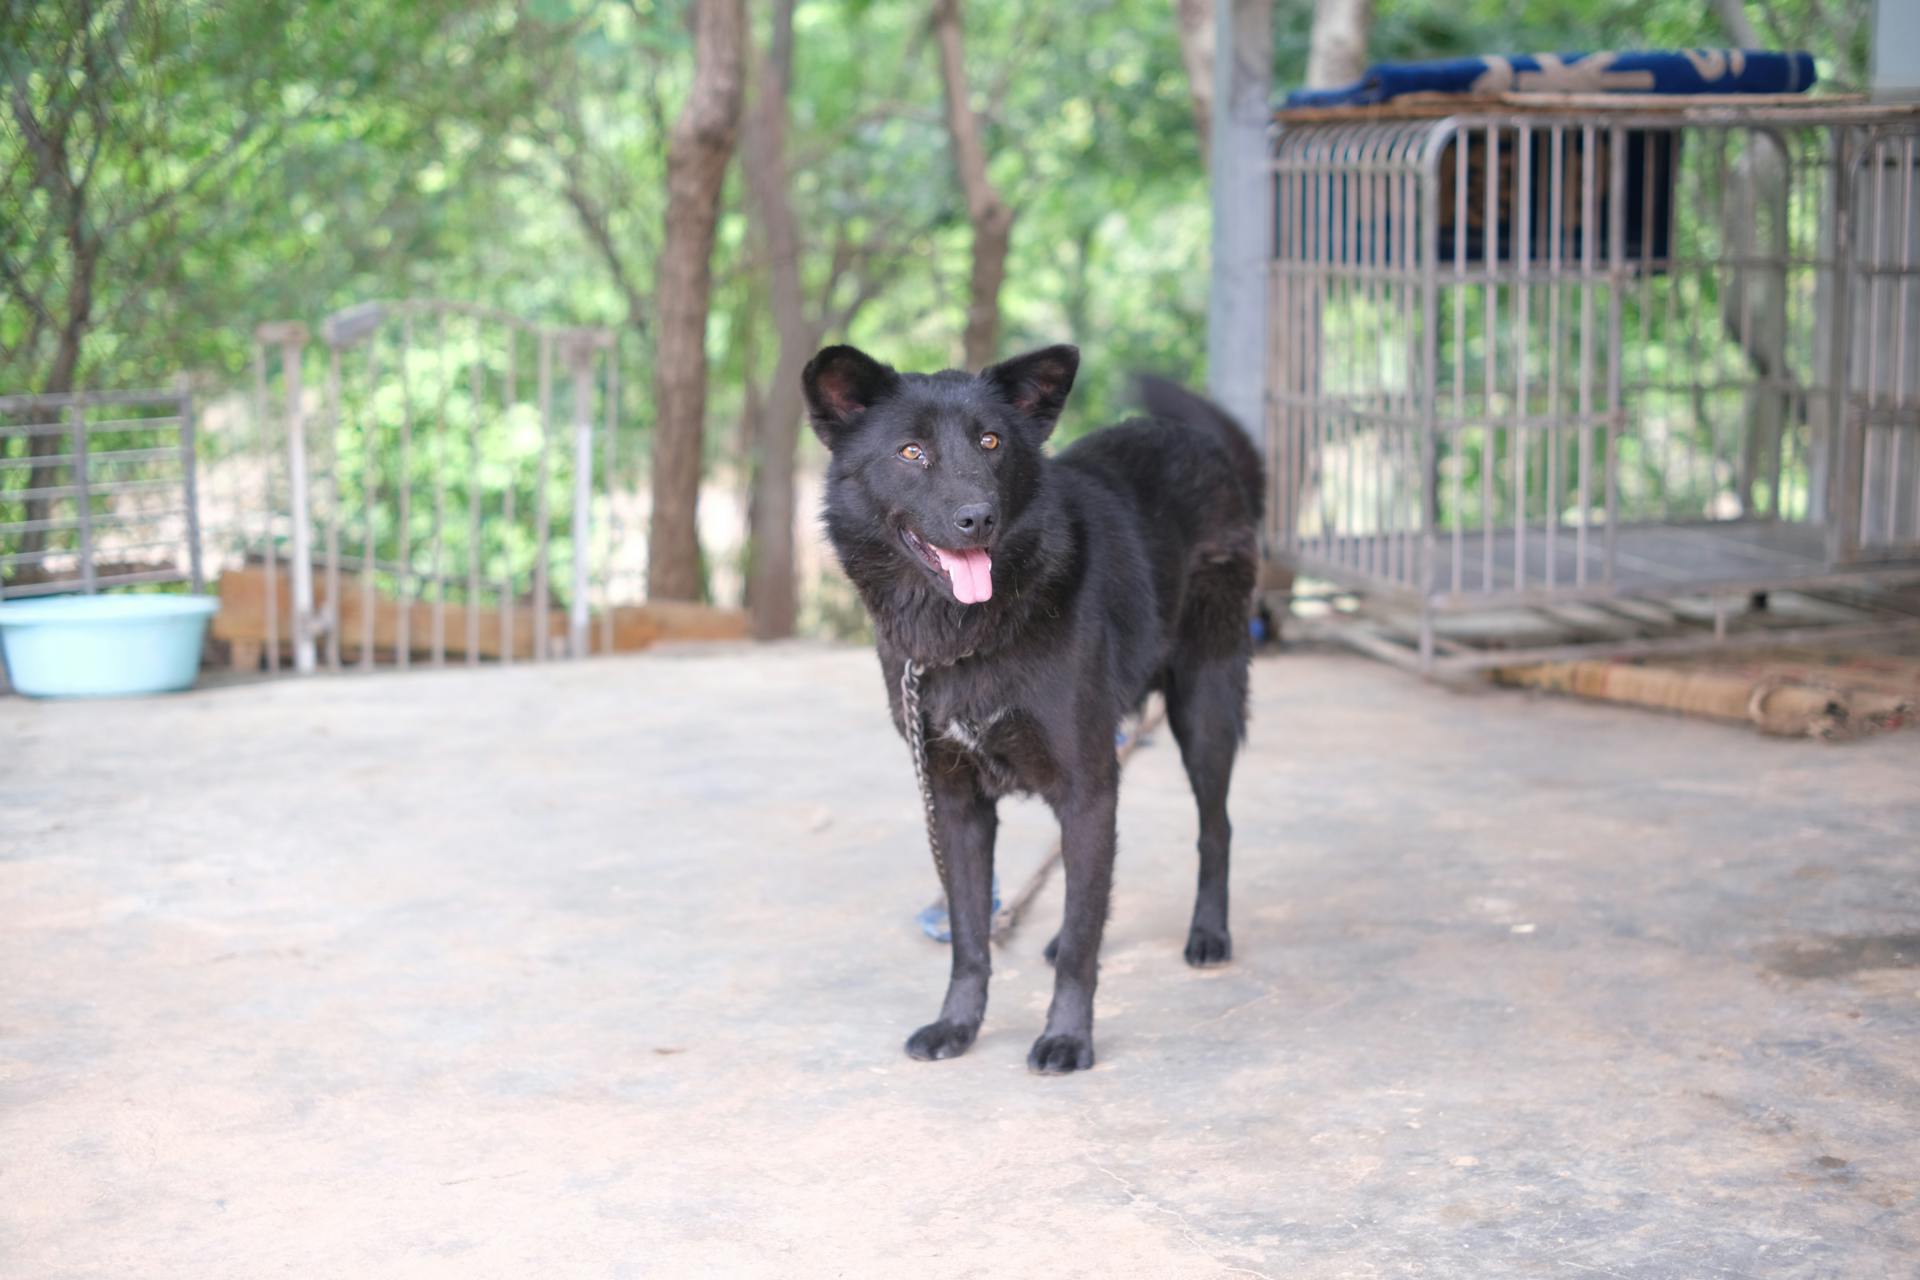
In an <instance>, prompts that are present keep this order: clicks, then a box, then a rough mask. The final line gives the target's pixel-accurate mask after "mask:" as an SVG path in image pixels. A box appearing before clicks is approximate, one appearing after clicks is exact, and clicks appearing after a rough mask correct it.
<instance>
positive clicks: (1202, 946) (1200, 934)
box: [1187, 925, 1233, 969]
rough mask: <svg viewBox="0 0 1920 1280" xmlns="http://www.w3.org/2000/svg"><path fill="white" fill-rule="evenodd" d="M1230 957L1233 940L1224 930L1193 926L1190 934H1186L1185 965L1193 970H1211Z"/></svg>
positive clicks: (1231, 955)
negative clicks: (1188, 965)
mask: <svg viewBox="0 0 1920 1280" xmlns="http://www.w3.org/2000/svg"><path fill="white" fill-rule="evenodd" d="M1232 957H1233V939H1232V938H1231V937H1230V936H1228V934H1227V931H1226V930H1225V929H1208V928H1204V927H1203V926H1201V925H1195V926H1193V930H1192V932H1190V933H1188V934H1187V963H1188V964H1190V965H1192V966H1193V967H1194V968H1196V969H1208V968H1212V967H1213V966H1214V965H1217V964H1225V963H1226V962H1227V961H1228V960H1230V959H1232Z"/></svg>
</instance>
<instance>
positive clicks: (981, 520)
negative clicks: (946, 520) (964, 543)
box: [953, 502, 993, 538]
mask: <svg viewBox="0 0 1920 1280" xmlns="http://www.w3.org/2000/svg"><path fill="white" fill-rule="evenodd" d="M953 523H954V526H955V527H956V528H958V529H959V530H960V532H962V533H964V534H967V535H968V536H970V537H975V538H984V537H986V536H987V535H988V534H990V533H992V532H993V504H992V503H991V502H969V503H968V504H967V505H966V506H964V507H962V508H960V509H959V510H958V511H956V512H954V513H953Z"/></svg>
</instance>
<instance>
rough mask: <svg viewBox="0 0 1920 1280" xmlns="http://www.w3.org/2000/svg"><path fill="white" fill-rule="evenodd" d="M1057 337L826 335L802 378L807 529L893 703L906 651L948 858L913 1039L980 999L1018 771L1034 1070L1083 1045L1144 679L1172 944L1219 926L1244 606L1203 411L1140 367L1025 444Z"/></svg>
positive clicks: (1223, 421)
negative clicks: (1058, 853) (1041, 1013)
mask: <svg viewBox="0 0 1920 1280" xmlns="http://www.w3.org/2000/svg"><path fill="white" fill-rule="evenodd" d="M1079 364H1080V353H1079V352H1078V351H1077V350H1076V349H1075V348H1073V347H1067V346H1060V347H1049V348H1047V349H1046V350H1044V351H1036V352H1033V353H1032V354H1030V355H1025V356H1021V357H1019V358H1017V359H1014V360H1009V361H1007V362H1005V363H1004V364H998V365H994V366H993V367H992V368H989V369H987V370H985V371H983V372H981V373H979V374H978V375H971V374H967V373H963V372H958V371H953V370H949V371H947V372H945V373H935V374H900V373H896V372H895V371H894V370H893V369H891V368H889V367H888V366H886V365H883V364H880V363H879V362H877V361H875V360H874V359H872V358H871V357H869V356H867V355H866V354H864V353H863V352H860V351H857V350H855V349H854V348H852V347H844V346H842V347H828V348H827V349H826V350H824V351H822V352H820V354H819V355H817V356H815V357H814V358H813V361H812V362H811V363H810V364H808V365H807V368H806V372H805V374H804V375H803V376H804V379H805V387H806V396H807V405H808V408H809V410H810V411H811V414H812V419H813V426H814V430H815V431H816V432H818V433H819V436H820V438H821V440H822V441H824V442H825V443H826V446H827V448H828V449H829V450H830V451H831V452H832V455H833V458H832V463H831V465H830V466H829V468H828V472H827V491H826V525H827V532H828V535H829V536H830V537H831V538H832V541H833V545H834V549H835V550H836V551H837V552H838V553H839V556H840V563H841V564H842V565H843V566H844V567H845V568H846V571H847V575H848V576H849V577H850V578H851V579H852V580H853V582H854V585H855V586H856V587H857V588H858V589H859V591H860V595H861V598H862V599H863V600H864V601H865V603H866V607H867V611H868V612H869V613H870V614H871V615H872V617H873V622H874V629H875V631H876V633H877V635H878V640H879V650H880V665H881V668H882V670H883V672H884V673H885V675H886V681H887V696H888V698H889V700H890V701H891V703H892V707H893V716H894V722H895V724H896V726H897V727H900V728H901V730H902V732H903V733H904V732H905V718H904V713H903V710H902V692H901V687H900V685H901V674H902V670H903V668H904V666H905V664H906V663H907V662H908V661H909V660H911V661H914V662H917V663H920V664H921V665H922V666H923V667H924V668H925V675H924V678H923V684H922V693H921V700H922V708H923V711H924V714H925V717H926V725H927V730H926V732H927V752H928V766H929V773H930V778H931V783H932V788H933V793H934V795H933V809H934V823H935V827H936V831H937V833H938V836H939V840H940V843H941V845H942V846H943V848H944V851H945V855H946V860H947V874H948V878H949V882H950V883H949V885H948V892H949V896H950V899H951V900H950V902H949V904H948V905H949V913H950V918H951V921H952V928H953V975H952V979H951V981H950V982H949V984H948V987H947V998H946V1003H945V1004H943V1005H942V1006H941V1009H940V1019H939V1021H937V1022H934V1023H931V1024H929V1025H927V1026H924V1027H922V1028H920V1029H919V1030H918V1031H916V1032H914V1033H913V1036H912V1038H910V1039H909V1040H908V1041H907V1052H908V1053H909V1054H911V1055H913V1056H914V1057H916V1058H922V1059H933V1058H951V1057H956V1056H958V1055H959V1054H961V1053H964V1052H966V1050H967V1047H968V1046H969V1045H971V1044H972V1043H973V1038H974V1035H975V1033H976V1032H978V1031H979V1029H980V1019H981V1016H982V1015H983V1014H984V1013H985V1012H986V1007H987V974H988V969H989V967H990V966H989V961H988V957H987V943H988V929H989V923H990V921H989V917H990V914H991V907H992V889H991V878H992V872H993V838H994V831H995V827H996V825H997V819H996V816H995V812H994V805H995V801H996V800H997V798H998V797H1000V796H1002V795H1005V794H1007V793H1009V792H1013V791H1027V792H1034V793H1037V794H1038V795H1040V796H1041V797H1043V798H1044V799H1045V800H1046V801H1047V803H1048V804H1049V805H1051V806H1052V807H1053V811H1054V813H1055V814H1056V815H1057V816H1058V817H1059V819H1060V829H1061V840H1062V849H1063V853H1064V858H1063V860H1064V862H1065V864H1066V872H1067V903H1066V920H1065V922H1064V924H1063V925H1062V926H1061V929H1060V933H1059V935H1058V936H1057V937H1056V938H1055V939H1054V941H1053V943H1052V944H1050V945H1049V947H1048V954H1049V956H1050V957H1051V958H1053V959H1054V962H1055V974H1054V992H1053V1005H1052V1007H1051V1008H1050V1009H1049V1010H1048V1013H1047V1025H1046V1030H1045V1032H1044V1034H1042V1035H1041V1037H1040V1039H1039V1040H1038V1041H1036V1042H1035V1043H1034V1046H1033V1051H1032V1052H1031V1053H1029V1054H1028V1055H1027V1065H1028V1066H1029V1067H1030V1068H1032V1069H1033V1070H1035V1071H1041V1072H1047V1073H1058V1072H1066V1071H1077V1070H1083V1069H1085V1068H1087V1067H1090V1066H1092V1065H1093V989H1094V980H1095V972H1096V969H1097V967H1098V961H1099V952H1100V934H1101V930H1102V929H1103V928H1104V927H1105V924H1106V919H1107V897H1108V891H1109V889H1110V887H1111V884H1112V880H1113V858H1114V808H1115V804H1116V802H1117V799H1118V794H1119V766H1118V765H1117V764H1116V763H1115V759H1114V750H1113V744H1114V733H1115V730H1116V729H1117V728H1118V726H1119V723H1120V721H1121V718H1122V717H1123V716H1125V715H1126V714H1127V713H1128V712H1129V711H1131V710H1134V709H1136V708H1137V707H1138V706H1139V705H1140V704H1141V702H1142V701H1144V699H1145V698H1146V696H1147V694H1148V693H1149V692H1150V691H1152V690H1154V689H1159V690H1162V691H1163V692H1164V694H1165V696H1166V703H1167V718H1168V720H1169V722H1170V723H1171V725H1172V727H1173V734H1174V737H1175V738H1177V739H1178V740H1179V743H1180V756H1181V759H1182V760H1183V761H1184V762H1185V763H1186V768H1187V777H1188V778H1189V780H1190V781H1191V782H1192V784H1193V793H1194V798H1195V800H1196V801H1197V802H1198V803H1199V808H1200V891H1199V895H1198V897H1197V899H1196V901H1195V903H1194V908H1193V929H1192V932H1191V933H1189V934H1188V936H1187V963H1189V964H1193V965H1212V964H1220V963H1222V962H1223V961H1225V960H1226V959H1227V957H1228V954H1229V953H1230V950H1231V943H1230V941H1229V939H1228V934H1227V843H1228V838H1229V836H1230V834H1231V828H1230V827H1229V825H1228V823H1227V782H1228V779H1229V777H1230V776H1231V774H1232V772H1233V757H1234V752H1235V750H1236V748H1237V747H1238V745H1239V742H1240V739H1241V737H1242V736H1243V734H1244V731H1245V725H1246V704H1247V662H1248V658H1249V656H1250V651H1251V642H1250V640H1249V636H1248V628H1247V620H1248V610H1249V607H1250V603H1251V598H1252V594H1253V586H1254V576H1255V565H1256V529H1257V527H1258V524H1259V519H1260V508H1261V495H1262V490H1263V481H1262V478H1261V466H1260V458H1259V455H1258V454H1257V453H1256V452H1255V450H1254V448H1253V444H1252V442H1251V441H1250V440H1248V438H1247V436H1246V435H1245V433H1244V432H1242V431H1241V429H1240V428H1239V427H1238V426H1237V425H1235V424H1234V422H1233V421H1232V420H1231V419H1229V418H1228V417H1227V416H1226V415H1225V414H1224V413H1223V412H1222V411H1221V410H1220V409H1218V408H1216V407H1215V406H1214V405H1212V404H1210V403H1208V402H1207V401H1205V400H1202V399H1201V398H1200V397H1198V396H1195V395H1193V394H1191V393H1189V392H1187V391H1185V390H1183V389H1182V388H1180V387H1178V386H1176V385H1174V384H1172V383H1169V382H1163V381H1160V380H1158V379H1144V380H1143V381H1142V390H1143V395H1144V400H1145V405H1146V408H1147V410H1148V412H1149V413H1150V414H1151V415H1152V417H1151V419H1150V420H1135V421H1130V422H1126V423H1122V424H1120V425H1118V426H1114V427H1109V428H1107V429H1106V430H1104V431H1100V432H1097V433H1095V434H1094V435H1092V436H1089V437H1088V438H1087V439H1085V440H1082V441H1080V442H1079V443H1077V444H1075V445H1073V446H1072V447H1071V448H1068V449H1066V450H1064V451H1063V452H1062V453H1061V454H1060V455H1059V456H1058V457H1056V458H1049V457H1048V456H1047V455H1046V453H1045V452H1044V451H1043V449H1042V445H1043V443H1044V442H1045V440H1046V438H1047V436H1048V435H1049V434H1050V433H1051V432H1052V430H1053V425H1054V422H1055V420H1056V419H1058V418H1059V416H1060V410H1061V408H1062V407H1063V405H1064V404H1065V402H1066V399H1067V393H1068V392H1069V391H1070V390H1071V389H1072V387H1073V378H1074V374H1075V372H1076V371H1077V370H1078V368H1079Z"/></svg>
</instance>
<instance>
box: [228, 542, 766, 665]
mask: <svg viewBox="0 0 1920 1280" xmlns="http://www.w3.org/2000/svg"><path fill="white" fill-rule="evenodd" d="M274 582H275V596H276V606H277V607H276V608H275V610H274V613H275V614H276V616H277V622H278V626H277V628H276V629H275V630H276V635H275V637H274V638H275V639H276V640H277V642H278V647H279V648H280V650H281V652H282V653H283V654H285V653H290V652H291V651H292V647H293V607H292V599H293V584H292V574H291V572H290V571H289V569H288V567H287V566H285V565H280V566H276V569H275V578H274ZM219 590H220V611H219V612H218V613H217V614H215V615H214V619H213V629H212V630H213V637H214V639H216V640H220V641H224V642H226V643H227V645H228V646H229V647H230V651H231V652H232V654H233V665H234V666H236V667H241V668H251V667H254V666H257V665H258V664H259V660H260V656H261V654H262V653H263V652H264V650H265V647H266V645H267V643H268V640H269V637H268V627H267V616H268V611H267V569H266V566H264V565H258V564H250V565H247V566H246V567H244V568H240V569H228V570H226V571H224V572H223V573H221V575H220V587H219ZM313 592H314V607H315V609H316V611H318V612H320V613H322V614H324V613H325V612H326V606H327V575H326V574H325V573H324V572H322V571H321V570H320V569H319V568H318V567H316V568H315V570H314V574H313ZM445 610H446V612H445V622H444V627H445V630H444V633H443V641H444V646H445V649H444V652H445V654H446V657H447V660H448V661H450V662H453V661H459V662H464V661H466V659H467V645H468V638H469V621H470V618H469V611H468V607H467V605H466V604H464V603H462V602H458V601H453V600H449V601H447V603H446V606H445ZM475 612H476V613H477V617H474V618H472V619H471V621H472V622H473V631H474V636H473V638H474V640H475V641H476V643H475V645H474V651H475V652H476V653H477V654H478V656H479V657H480V658H481V659H482V660H485V661H490V662H497V661H499V660H500V658H501V656H502V653H503V651H504V650H505V649H506V644H505V643H504V641H505V639H506V638H507V635H508V634H509V633H510V637H511V645H512V653H511V657H512V659H513V660H514V661H526V660H528V659H530V658H532V657H533V640H534V635H535V632H536V628H537V627H538V626H539V625H540V623H541V621H542V617H543V615H544V622H545V626H546V634H547V636H548V637H549V644H548V650H547V652H548V653H550V654H553V653H565V652H566V647H567V633H568V627H567V615H566V612H565V611H564V610H561V609H547V610H544V611H541V610H536V609H535V608H534V607H533V606H532V605H531V604H520V605H516V606H515V607H514V608H513V609H512V610H511V611H510V614H509V617H510V622H508V621H506V620H503V618H502V616H501V610H500V607H499V606H498V605H497V604H487V605H482V606H480V608H479V609H478V610H477V611H475ZM403 616H404V617H405V618H406V622H407V638H406V647H407V651H408V654H409V655H410V656H411V657H414V658H422V657H425V658H431V657H432V656H433V653H434V603H433V602H432V601H431V600H415V601H413V602H412V603H411V604H403V603H402V602H400V601H398V600H395V599H394V598H393V597H391V596H388V595H384V594H377V593H376V594H375V596H374V598H373V650H374V658H375V660H376V661H383V662H384V661H391V660H393V658H394V656H395V655H396V654H397V653H398V652H399V650H400V630H401V619H402V617H403ZM365 621H366V595H365V593H364V591H363V590H362V584H361V578H360V575H359V574H358V573H344V572H343V573H342V574H341V575H340V660H341V661H342V662H343V663H353V662H358V661H359V660H360V656H361V649H362V643H363V639H364V637H365ZM503 622H504V623H505V625H503ZM587 634H588V647H589V650H590V651H591V652H594V653H599V652H604V651H606V619H605V615H604V614H595V615H594V616H593V617H592V618H591V619H590V621H589V625H588V628H587ZM746 635H747V619H746V615H745V614H744V613H742V612H741V611H739V610H737V609H721V608H716V607H714V606H712V605H705V604H697V603H692V602H683V601H656V602H653V603H649V604H643V605H618V606H616V607H615V608H614V610H613V646H612V652H614V653H632V652H636V651H638V650H641V649H646V648H649V647H651V646H652V645H655V644H658V643H661V642H666V641H695V640H742V639H745V638H746ZM316 643H317V645H318V647H319V651H320V654H321V660H322V661H323V662H324V661H325V655H326V653H327V639H326V637H325V636H324V635H323V636H321V637H319V638H318V639H317V641H316Z"/></svg>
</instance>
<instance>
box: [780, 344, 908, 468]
mask: <svg viewBox="0 0 1920 1280" xmlns="http://www.w3.org/2000/svg"><path fill="white" fill-rule="evenodd" d="M800 385H801V388H802V389H803V390H804V391H805V392H806V396H807V416H808V417H809V418H811V419H812V420H813V433H814V434H815V435H817V436H819V437H820V443H821V444H824V445H826V446H827V448H828V449H829V450H831V449H832V448H833V446H834V444H835V442H836V441H838V440H839V439H840V438H841V437H842V433H843V432H845V430H846V429H847V428H848V427H850V426H852V425H853V424H854V423H855V422H856V421H858V420H859V417H860V415H861V414H863V413H865V412H866V411H867V410H869V409H871V408H873V406H874V405H876V404H879V403H880V402H881V401H882V400H885V399H886V398H887V397H888V396H891V395H892V394H893V393H894V392H896V391H898V390H899V389H900V375H899V374H897V373H895V372H894V371H893V368H892V366H890V365H884V364H881V363H880V362H879V361H878V360H875V359H874V358H873V357H872V356H870V355H868V354H867V353H866V352H864V351H862V350H860V349H859V348H858V347H847V346H839V347H827V348H825V349H823V350H822V351H821V352H820V353H819V354H818V355H816V356H814V358H813V359H811V360H809V361H807V367H806V369H805V371H803V372H802V373H801V375H800Z"/></svg>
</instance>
